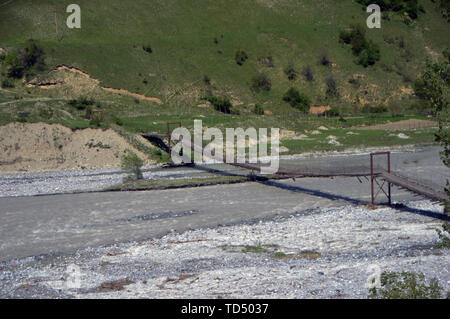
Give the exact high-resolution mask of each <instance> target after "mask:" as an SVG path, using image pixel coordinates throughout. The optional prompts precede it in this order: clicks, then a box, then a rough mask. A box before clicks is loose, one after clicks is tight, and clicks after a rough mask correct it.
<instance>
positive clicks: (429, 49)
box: [0, 0, 450, 131]
mask: <svg viewBox="0 0 450 319" xmlns="http://www.w3.org/2000/svg"><path fill="white" fill-rule="evenodd" d="M77 3H78V4H79V5H80V7H81V13H82V16H81V20H82V22H81V29H69V28H67V27H66V18H67V16H68V15H69V14H68V13H66V6H67V5H68V4H69V2H68V3H66V2H64V1H57V0H41V1H31V0H16V1H8V0H1V1H0V47H1V48H3V49H6V51H11V50H14V48H19V47H21V46H23V45H25V43H26V41H27V40H28V39H30V38H32V39H35V40H37V41H38V43H39V44H40V45H41V46H42V48H43V49H44V51H45V62H46V65H47V71H48V70H50V69H52V68H54V67H55V66H57V65H59V64H65V65H69V66H74V67H77V68H79V69H80V70H83V71H84V72H87V73H88V74H89V75H90V76H91V77H92V78H93V79H98V80H99V84H98V85H100V86H107V87H113V88H123V89H127V90H129V91H131V92H134V93H139V94H142V95H145V96H149V97H157V98H159V99H160V100H161V101H162V104H161V105H159V104H156V103H152V102H148V101H139V100H137V99H135V98H132V97H129V96H128V97H127V96H125V95H121V96H118V95H111V94H107V93H105V92H101V91H99V90H97V89H96V90H91V91H88V93H85V92H84V91H77V90H74V89H73V87H72V88H71V89H68V88H65V89H59V90H58V89H49V90H43V89H38V88H30V87H27V86H26V83H25V82H21V81H20V80H16V81H15V82H14V84H13V85H14V86H15V87H14V88H3V89H2V90H0V124H1V123H6V122H9V121H13V120H15V119H17V116H18V115H17V114H19V113H21V112H22V113H24V112H25V113H26V112H28V113H31V115H30V117H29V119H28V120H29V121H39V120H41V121H47V122H51V121H57V122H63V123H64V124H65V125H67V126H70V127H83V126H87V125H89V123H88V121H86V120H83V119H82V117H80V116H79V114H78V113H76V112H75V113H74V112H73V110H72V109H71V107H70V106H68V105H67V100H68V99H72V98H77V97H78V96H77V95H81V93H79V92H82V94H83V95H87V96H89V97H91V98H93V99H95V100H96V101H99V104H100V105H101V106H102V108H103V110H104V111H105V112H106V113H107V119H108V121H111V122H114V121H115V120H114V119H113V116H115V117H120V119H121V121H122V123H120V124H121V125H123V126H124V127H125V128H126V129H128V130H130V131H148V130H158V131H164V129H165V122H166V121H172V120H175V119H181V120H183V121H186V122H188V121H191V120H192V119H193V118H195V117H198V116H203V117H204V121H205V122H206V124H205V125H208V126H211V125H220V126H227V125H230V126H237V125H242V126H251V125H255V126H278V127H283V128H289V129H295V130H299V129H301V128H304V127H309V126H311V125H309V124H308V125H309V126H308V125H307V124H305V118H303V116H302V115H301V114H300V113H299V112H296V111H295V110H294V109H293V108H292V107H291V106H290V105H289V104H287V103H286V102H284V101H283V100H282V98H283V95H284V93H285V92H286V91H287V90H288V89H289V88H290V87H295V88H296V89H298V90H299V91H300V92H302V93H304V94H306V95H307V96H308V97H309V99H310V100H311V103H312V104H319V105H323V104H327V105H328V104H330V105H331V106H334V107H337V108H338V109H339V110H340V112H341V114H343V115H346V116H350V115H354V114H357V113H367V110H368V108H367V105H378V104H383V105H385V106H386V107H387V109H386V110H387V112H386V114H414V113H416V111H415V110H411V108H410V107H411V105H413V104H415V103H417V101H416V99H415V98H414V96H413V94H412V89H411V84H412V81H413V80H414V79H415V78H416V77H417V76H418V75H419V74H420V72H421V70H422V67H423V65H424V63H425V59H426V58H427V57H430V58H433V59H437V58H438V57H439V55H440V53H441V52H442V50H443V49H444V48H445V47H447V46H448V45H449V42H448V39H449V38H450V29H449V27H448V26H449V25H448V22H447V21H446V20H445V19H444V18H443V17H442V15H441V13H440V11H439V10H438V5H437V2H436V3H435V2H432V1H430V0H419V3H420V4H421V5H422V6H423V8H424V11H425V12H420V13H419V17H418V18H417V19H415V20H411V19H409V18H407V17H406V18H405V15H404V14H400V13H393V12H389V13H386V12H385V13H383V20H382V27H381V29H366V38H367V40H370V41H372V42H373V43H374V44H376V45H377V46H378V47H379V49H380V56H381V58H380V60H379V61H377V62H376V63H375V65H372V66H368V67H363V66H362V65H358V64H357V63H355V60H356V57H355V55H353V54H352V49H351V46H349V45H347V44H344V43H341V42H340V41H339V33H340V31H341V30H345V29H346V28H348V27H349V26H350V25H352V24H361V25H364V26H365V21H366V18H367V17H368V14H367V13H366V11H365V7H363V6H362V5H361V4H360V3H358V2H357V1H355V0H302V1H295V0H248V1H236V0H226V1H225V0H195V1H194V0H182V1H181V0H164V1H163V0H151V1H148V0H147V1H144V0H136V1H120V0H110V1H107V2H106V1H95V0H89V1H88V0H79V1H77ZM406 20H408V21H406ZM405 21H406V22H408V23H405ZM144 46H145V47H150V48H151V53H149V52H146V51H145V50H144V49H143V47H144ZM238 50H242V51H244V52H245V54H246V55H247V56H248V59H247V60H245V62H244V63H243V64H242V65H238V63H236V60H235V55H236V52H237V51H238ZM148 51H150V50H148ZM323 55H325V56H326V58H327V59H328V60H329V62H330V63H329V64H328V65H323V64H322V63H321V62H320V60H321V58H322V57H323ZM289 66H290V67H291V68H293V70H295V71H296V72H297V77H296V78H295V79H294V80H289V79H288V76H287V75H286V73H285V70H286V68H288V67H289ZM306 67H309V68H310V70H311V73H312V75H313V78H314V80H313V81H308V80H307V79H306V78H305V76H304V75H303V74H302V71H303V70H304V69H305V68H306ZM47 71H45V72H41V71H39V72H37V73H38V74H39V73H40V77H41V79H45V78H46V77H47ZM258 74H264V75H265V77H266V78H267V79H269V80H270V82H271V89H270V90H269V91H265V90H260V91H259V92H256V91H255V90H252V89H251V85H252V78H254V77H255V76H257V75H258ZM1 77H2V78H1V79H0V80H3V79H4V78H5V77H6V75H5V69H4V68H3V72H2V75H1ZM32 78H33V77H31V78H28V79H27V80H32ZM330 78H333V80H334V82H335V83H336V88H337V94H336V95H334V96H333V95H330V94H327V84H326V82H327V81H326V79H330ZM75 86H76V85H75ZM205 95H214V96H224V97H227V98H228V99H229V100H230V101H231V103H232V104H233V109H234V110H235V111H238V112H240V115H226V114H222V113H220V112H218V111H216V110H214V109H213V108H212V107H198V105H199V104H203V103H204V101H202V100H201V98H202V97H203V96H205ZM43 97H45V98H46V99H47V100H44V101H42V98H43ZM37 98H40V99H41V101H40V102H39V103H41V105H42V104H45V105H47V107H49V108H50V109H52V110H53V111H54V112H53V115H51V116H47V117H46V116H44V115H45V112H44V113H42V112H38V111H36V107H35V104H36V100H35V99H37ZM255 104H259V105H261V106H262V109H264V110H266V111H269V114H272V115H271V116H258V115H254V114H253V109H254V106H255ZM365 105H366V108H364V107H365ZM59 110H62V111H63V113H64V112H65V113H71V116H64V115H63V114H62V115H61V114H60V113H58V112H57V111H59ZM65 113H64V114H65ZM58 114H59V115H58ZM386 114H385V115H384V116H385V117H386V118H387V115H386ZM19 115H20V114H19ZM365 120H367V119H362V120H361V121H365ZM371 121H374V120H373V119H372V120H371ZM307 123H310V122H309V120H308V122H307ZM305 125H306V126H305ZM334 125H335V126H345V125H344V124H342V123H339V122H337V121H336V122H335V123H334Z"/></svg>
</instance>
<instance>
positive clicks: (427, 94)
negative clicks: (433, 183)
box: [414, 48, 450, 211]
mask: <svg viewBox="0 0 450 319" xmlns="http://www.w3.org/2000/svg"><path fill="white" fill-rule="evenodd" d="M443 56H444V60H443V61H442V62H436V63H432V62H431V61H429V60H428V61H427V63H426V67H425V72H424V73H423V74H422V76H421V77H420V78H419V79H418V80H416V81H415V82H414V91H415V94H416V95H417V96H418V97H419V98H421V99H424V100H426V101H428V103H429V104H430V106H431V107H432V108H433V109H434V111H435V113H436V115H437V117H438V121H439V131H438V133H437V134H436V141H437V142H439V143H440V144H441V145H442V146H443V147H444V149H443V151H442V152H441V159H442V162H443V163H444V164H445V165H446V166H447V167H450V129H449V124H450V114H449V111H450V110H449V109H450V107H449V105H450V94H449V89H448V87H449V85H450V50H449V49H448V48H447V49H446V50H444V52H443ZM449 186H450V183H449V181H448V180H447V189H446V192H447V194H448V195H449V196H450V188H449ZM448 209H449V203H448V202H447V203H446V210H447V211H448Z"/></svg>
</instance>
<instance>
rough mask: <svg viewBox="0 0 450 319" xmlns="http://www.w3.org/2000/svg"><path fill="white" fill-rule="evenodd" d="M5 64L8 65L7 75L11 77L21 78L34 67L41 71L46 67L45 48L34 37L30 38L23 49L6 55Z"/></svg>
mask: <svg viewBox="0 0 450 319" xmlns="http://www.w3.org/2000/svg"><path fill="white" fill-rule="evenodd" d="M3 64H4V65H6V67H7V75H8V77H11V78H21V77H23V75H24V74H25V73H26V72H29V71H30V70H31V69H32V68H34V67H35V68H36V69H37V70H39V71H43V70H44V69H45V56H44V50H43V49H42V48H41V47H40V46H39V45H38V43H37V42H36V41H34V40H32V39H30V40H28V41H27V43H26V44H25V47H24V48H23V49H17V50H16V51H13V52H10V53H8V54H7V55H5V57H4V59H3Z"/></svg>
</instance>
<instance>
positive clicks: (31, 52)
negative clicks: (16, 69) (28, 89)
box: [20, 39, 45, 71]
mask: <svg viewBox="0 0 450 319" xmlns="http://www.w3.org/2000/svg"><path fill="white" fill-rule="evenodd" d="M20 55H21V59H22V62H23V66H24V67H25V69H27V70H29V69H30V68H32V67H37V69H38V70H39V71H43V70H44V69H45V62H44V50H43V49H42V47H40V46H39V44H38V43H37V42H36V41H35V40H33V39H30V40H28V41H27V43H26V45H25V48H24V50H23V51H20Z"/></svg>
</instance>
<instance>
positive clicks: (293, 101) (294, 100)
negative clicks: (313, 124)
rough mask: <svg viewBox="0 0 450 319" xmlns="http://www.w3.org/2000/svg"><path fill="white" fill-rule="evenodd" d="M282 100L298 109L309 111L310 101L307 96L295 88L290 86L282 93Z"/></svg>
mask: <svg viewBox="0 0 450 319" xmlns="http://www.w3.org/2000/svg"><path fill="white" fill-rule="evenodd" d="M283 101H285V102H287V103H289V104H290V105H291V106H292V107H294V108H296V109H299V110H300V111H302V112H304V113H307V112H308V111H309V106H310V105H311V101H310V100H309V98H308V96H307V95H305V94H303V93H300V92H299V91H298V90H297V89H295V88H290V89H289V90H288V91H287V92H286V93H285V94H284V95H283Z"/></svg>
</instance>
